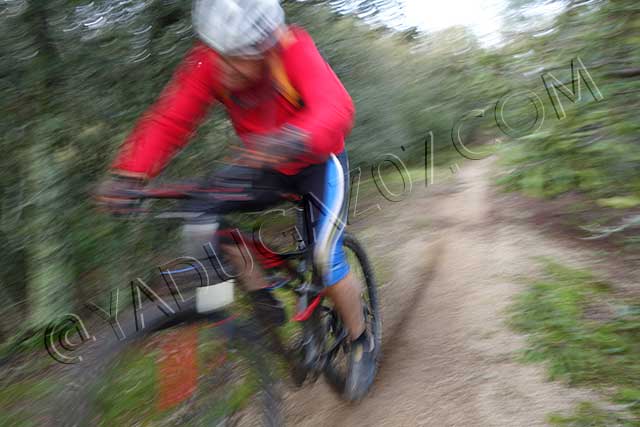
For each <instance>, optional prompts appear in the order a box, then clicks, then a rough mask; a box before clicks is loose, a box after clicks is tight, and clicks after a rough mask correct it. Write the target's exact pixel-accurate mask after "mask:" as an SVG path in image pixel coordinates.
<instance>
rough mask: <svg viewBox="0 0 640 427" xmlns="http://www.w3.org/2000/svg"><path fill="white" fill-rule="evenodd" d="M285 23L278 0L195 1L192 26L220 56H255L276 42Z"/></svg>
mask: <svg viewBox="0 0 640 427" xmlns="http://www.w3.org/2000/svg"><path fill="white" fill-rule="evenodd" d="M283 24H284V11H283V10H282V7H281V6H280V0H195V2H194V6H193V27H194V29H195V31H196V33H197V34H198V36H199V37H200V38H201V39H202V41H204V42H205V43H206V44H208V45H209V46H210V47H212V48H213V49H214V50H216V51H218V52H219V53H221V54H223V55H229V56H257V55H260V54H262V53H263V52H264V51H265V50H267V49H269V48H270V47H272V46H273V45H275V44H276V42H277V36H276V34H275V31H276V30H277V29H278V27H280V26H282V25H283Z"/></svg>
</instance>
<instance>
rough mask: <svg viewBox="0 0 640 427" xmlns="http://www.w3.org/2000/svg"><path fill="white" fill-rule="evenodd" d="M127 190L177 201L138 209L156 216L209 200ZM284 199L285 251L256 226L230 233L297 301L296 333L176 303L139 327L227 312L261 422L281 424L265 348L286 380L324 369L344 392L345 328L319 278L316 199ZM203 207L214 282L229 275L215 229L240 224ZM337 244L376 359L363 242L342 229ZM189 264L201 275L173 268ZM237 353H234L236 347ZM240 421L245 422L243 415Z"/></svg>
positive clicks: (377, 326)
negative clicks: (291, 215) (290, 227)
mask: <svg viewBox="0 0 640 427" xmlns="http://www.w3.org/2000/svg"><path fill="white" fill-rule="evenodd" d="M128 194H130V195H135V196H136V197H137V198H138V199H139V200H141V201H143V203H144V204H145V205H146V206H148V205H149V204H151V205H152V206H153V204H154V203H153V201H159V200H165V201H167V200H168V201H178V202H179V203H178V206H177V207H174V208H170V209H166V208H164V209H156V208H152V209H148V210H147V209H145V210H144V212H146V213H145V215H149V216H151V217H153V218H155V219H173V220H176V219H177V220H184V221H189V220H191V219H192V218H193V217H194V215H197V213H194V212H193V211H189V210H187V211H185V210H184V209H182V208H181V206H182V205H183V203H182V202H184V201H197V202H199V203H200V205H206V204H207V202H208V201H210V200H211V198H210V194H207V193H203V192H202V191H201V190H195V189H194V188H192V187H189V186H185V185H163V186H162V187H156V188H147V189H144V190H139V191H134V192H128ZM282 201H283V202H287V203H293V210H294V212H295V217H296V220H295V227H294V232H293V233H292V235H293V237H294V239H293V240H294V241H293V242H292V246H293V249H292V250H288V251H284V252H275V251H272V250H270V249H269V248H267V247H266V245H265V244H264V242H262V241H261V239H260V236H258V237H257V238H256V236H255V234H256V233H255V232H256V229H254V230H253V234H250V233H247V232H240V233H241V234H238V237H239V238H238V239H236V240H237V241H242V242H243V244H246V245H245V246H246V248H247V249H248V250H249V252H250V255H251V256H252V257H255V258H256V260H257V262H260V263H262V264H263V267H265V269H266V270H267V272H268V273H269V283H270V287H269V289H270V290H271V291H273V292H276V293H277V295H281V296H285V297H288V298H290V299H291V300H295V301H296V302H295V309H294V310H293V313H291V316H290V317H291V319H290V321H291V322H295V323H296V324H298V325H299V327H298V328H296V332H295V333H289V334H282V333H279V331H275V330H265V328H263V327H262V326H263V325H259V324H258V323H257V322H255V321H239V320H234V319H233V317H232V315H230V314H228V312H227V310H228V309H227V308H224V309H216V310H214V311H212V312H205V313H202V312H198V310H196V308H195V307H194V305H191V306H190V307H182V308H181V310H180V312H179V313H177V314H176V315H173V316H170V317H167V318H164V319H162V321H160V322H156V324H155V325H154V326H152V327H149V328H147V330H146V331H145V336H150V335H152V334H156V333H158V332H159V331H163V330H166V329H168V328H183V327H185V326H186V325H188V324H192V323H194V322H202V321H203V320H204V321H205V323H206V322H209V323H213V324H216V323H219V319H220V318H226V319H232V320H231V321H229V324H228V325H227V326H226V329H224V328H223V334H225V336H226V339H227V343H229V345H230V347H233V346H236V344H238V343H240V347H242V348H243V349H244V350H245V351H244V352H243V353H242V357H241V358H242V359H244V361H245V362H247V361H248V363H245V365H246V367H248V369H249V370H251V371H253V378H254V380H253V382H254V385H256V386H255V387H254V388H255V390H254V391H255V395H256V396H260V398H259V399H254V400H253V401H254V402H259V404H258V405H257V406H259V409H258V411H260V412H262V416H261V417H260V418H261V421H260V423H261V424H262V425H281V424H282V422H283V421H282V420H283V417H282V414H281V413H280V408H281V402H280V399H281V398H280V396H279V393H278V391H277V390H278V387H276V385H275V384H276V382H277V380H276V377H277V374H275V373H272V370H270V369H269V367H268V366H267V365H269V360H268V359H269V356H268V354H269V353H275V354H277V355H278V356H281V358H282V359H284V360H285V361H286V364H287V365H288V367H289V372H290V377H291V380H292V382H293V383H294V384H295V385H296V386H302V385H304V384H305V383H313V382H315V381H316V380H317V379H318V378H319V377H320V376H324V378H325V379H326V381H327V382H328V384H329V385H330V386H331V388H332V389H333V390H334V391H335V392H336V393H338V394H341V393H342V392H343V391H344V387H345V382H346V375H347V372H346V367H347V356H348V352H349V340H348V333H347V330H346V328H345V327H344V325H343V323H342V321H341V319H340V316H339V315H338V313H337V312H336V310H335V309H334V307H333V305H332V303H331V302H330V300H329V299H328V298H325V293H324V286H323V283H322V278H321V277H320V275H319V274H318V272H317V271H316V268H315V266H314V264H313V248H314V243H315V242H314V232H313V227H312V221H313V218H312V205H311V204H312V203H314V201H313V200H312V198H311V197H309V196H302V197H299V196H296V195H291V194H282ZM207 212H208V213H209V217H208V221H209V224H210V225H213V227H212V228H213V229H215V230H216V231H215V232H214V233H213V235H212V236H211V238H210V242H208V243H209V244H208V245H206V246H205V247H204V248H203V250H204V253H206V257H205V259H202V261H208V262H209V266H208V268H207V269H208V270H209V271H210V273H215V274H211V275H217V276H218V279H219V281H220V283H219V284H218V285H213V287H215V286H221V285H222V284H225V283H226V284H228V280H229V278H230V277H229V276H228V275H227V273H225V271H227V270H226V269H225V266H224V261H221V257H220V256H219V254H220V252H219V251H218V250H217V249H216V244H217V242H219V240H220V235H221V234H224V235H226V236H228V235H229V230H240V227H239V226H238V227H236V226H235V224H233V223H232V222H231V220H229V218H228V216H229V215H227V214H228V213H229V212H223V213H221V214H220V215H218V213H217V212H216V209H215V206H213V207H211V206H209V208H208V209H207ZM258 234H259V233H258ZM343 247H344V249H345V252H346V254H347V259H348V262H349V265H350V269H351V271H352V273H353V274H355V275H356V277H358V279H359V280H360V281H361V283H362V284H363V287H364V291H363V294H362V299H363V310H364V315H365V321H366V324H367V328H368V329H369V331H370V333H371V334H372V336H373V338H374V339H375V341H376V346H375V348H376V349H377V350H376V352H377V353H376V360H377V361H379V358H380V353H379V351H380V350H379V349H380V348H381V342H382V320H381V316H380V310H379V301H378V292H377V288H376V281H375V277H374V271H373V268H372V266H371V264H370V262H369V259H368V257H367V254H366V252H365V250H364V248H363V246H362V245H361V244H360V243H359V241H358V240H357V239H356V238H355V237H354V236H352V235H351V234H349V233H345V235H344V238H343ZM211 267H213V268H211ZM189 270H192V272H193V273H198V274H200V272H197V271H195V270H198V268H197V267H195V266H193V265H192V266H188V267H187V268H186V269H184V268H183V269H180V270H179V272H185V271H189ZM175 272H176V271H173V272H172V273H175ZM170 273H171V272H170ZM196 305H197V304H196ZM280 329H283V328H280ZM230 331H232V332H230ZM236 347H237V346H236ZM236 354H238V353H237V352H236ZM241 358H240V357H238V358H237V359H238V360H239V359H241ZM205 377H206V375H205ZM230 377H233V375H231V376H230ZM256 379H257V380H256ZM226 386H227V384H224V383H218V385H217V387H218V388H220V387H222V388H224V387H226ZM218 395H219V393H218ZM227 406H233V405H227ZM238 408H239V407H232V408H231V409H230V411H227V412H225V413H224V415H223V418H224V420H232V419H234V414H233V413H228V412H233V411H234V410H235V409H238ZM227 409H229V408H227ZM223 412H224V411H223ZM210 422H211V420H208V421H207V423H210ZM220 422H221V420H219V419H218V420H216V424H219V423H220ZM226 422H228V421H225V423H226ZM189 423H190V424H191V425H199V423H198V422H196V421H194V420H190V421H189ZM242 423H243V424H246V420H245V421H243V422H242ZM203 425H204V424H203ZM209 425H210V424H209Z"/></svg>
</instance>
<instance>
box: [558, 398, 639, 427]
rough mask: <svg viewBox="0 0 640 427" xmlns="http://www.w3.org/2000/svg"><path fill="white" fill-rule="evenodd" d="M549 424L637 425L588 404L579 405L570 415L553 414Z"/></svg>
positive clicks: (584, 426) (582, 426) (572, 426)
mask: <svg viewBox="0 0 640 427" xmlns="http://www.w3.org/2000/svg"><path fill="white" fill-rule="evenodd" d="M549 423H551V424H552V425H554V426H560V427H605V426H606V427H611V426H620V427H633V426H637V425H638V424H637V423H636V422H635V421H633V420H631V419H629V418H627V417H626V416H625V415H624V414H619V413H616V412H612V411H608V410H606V409H602V408H600V407H599V406H597V405H595V404H593V403H590V402H582V403H580V404H579V405H578V406H577V408H576V410H575V412H574V413H573V414H571V415H563V414H553V415H551V416H549Z"/></svg>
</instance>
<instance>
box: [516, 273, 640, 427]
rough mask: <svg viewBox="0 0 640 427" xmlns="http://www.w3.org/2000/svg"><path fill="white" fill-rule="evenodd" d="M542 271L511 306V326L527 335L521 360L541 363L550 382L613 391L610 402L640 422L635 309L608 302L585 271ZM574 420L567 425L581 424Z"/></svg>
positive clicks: (602, 287)
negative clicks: (621, 405) (624, 407)
mask: <svg viewBox="0 0 640 427" xmlns="http://www.w3.org/2000/svg"><path fill="white" fill-rule="evenodd" d="M546 273H547V274H546V277H545V278H544V279H541V280H537V281H535V282H533V283H532V284H531V285H530V286H529V288H528V289H527V291H526V292H525V293H523V294H522V295H521V296H520V297H519V298H518V301H517V302H516V304H515V305H514V307H513V317H512V319H511V324H512V326H513V327H514V328H516V329H517V330H518V331H521V332H524V333H526V334H528V339H527V341H528V348H527V349H526V351H525V353H524V359H525V360H527V361H531V362H540V361H545V362H546V363H547V364H548V370H549V375H550V377H551V379H565V380H566V381H568V382H569V384H571V385H576V386H589V387H593V388H597V389H599V390H601V391H610V390H614V391H616V392H615V395H614V396H611V397H612V399H614V400H615V401H617V402H621V403H622V402H624V403H628V404H629V406H628V408H629V410H631V411H632V412H633V413H634V415H635V416H636V417H637V419H640V411H639V409H640V407H639V406H638V405H637V402H636V401H635V400H634V398H635V397H637V393H638V392H640V389H638V384H640V305H639V304H638V303H637V302H636V303H635V304H634V303H633V302H631V303H630V302H629V301H620V300H617V299H615V298H613V297H612V296H611V294H610V291H609V287H608V286H607V285H606V284H604V283H602V282H600V281H598V280H597V279H595V278H594V277H593V276H592V275H591V274H590V273H588V272H584V271H581V270H575V269H571V268H567V267H563V266H561V265H558V264H555V263H552V262H550V261H548V262H547V264H546ZM588 408H591V407H586V406H585V407H583V408H579V410H578V412H577V415H576V418H575V419H573V418H570V419H565V420H569V421H571V422H573V421H575V420H579V419H581V418H583V417H584V415H581V414H584V413H585V411H587V409H588ZM572 420H573V421H572ZM569 421H567V422H569ZM575 422H576V423H577V424H570V423H569V424H566V425H583V424H579V421H575ZM593 425H603V424H593Z"/></svg>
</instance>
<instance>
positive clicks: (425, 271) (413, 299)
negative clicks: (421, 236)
mask: <svg viewBox="0 0 640 427" xmlns="http://www.w3.org/2000/svg"><path fill="white" fill-rule="evenodd" d="M430 246H431V247H428V248H425V253H426V254H427V255H429V257H428V259H427V260H426V262H425V264H424V265H423V266H420V267H418V268H416V271H415V272H413V273H412V274H411V276H413V275H415V276H416V277H418V278H419V279H420V280H419V282H418V284H417V285H416V287H415V289H414V290H413V291H412V292H409V293H407V295H406V297H405V298H403V300H402V301H401V302H402V303H401V304H398V305H397V306H396V307H394V308H395V309H399V308H400V307H402V314H401V315H400V317H399V318H398V319H396V320H395V322H394V324H392V326H391V327H389V329H388V330H387V331H385V335H386V336H385V338H383V344H382V356H383V361H382V362H383V363H382V364H381V369H380V372H381V374H383V373H384V367H385V366H384V359H387V358H389V357H390V356H391V355H392V354H393V353H394V351H395V350H396V349H398V348H399V346H398V345H397V343H398V341H399V340H400V339H402V336H403V334H404V332H405V331H406V330H407V326H408V324H409V323H410V321H411V319H412V318H413V317H414V315H415V314H416V311H417V309H418V308H419V307H420V304H421V303H422V301H423V300H424V296H425V294H426V291H427V289H428V288H429V285H430V284H431V282H432V281H433V279H434V277H435V276H436V273H437V269H438V265H439V263H440V259H441V258H442V256H443V254H444V247H445V242H444V238H441V239H440V240H438V241H437V242H435V243H433V244H432V245H430Z"/></svg>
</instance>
